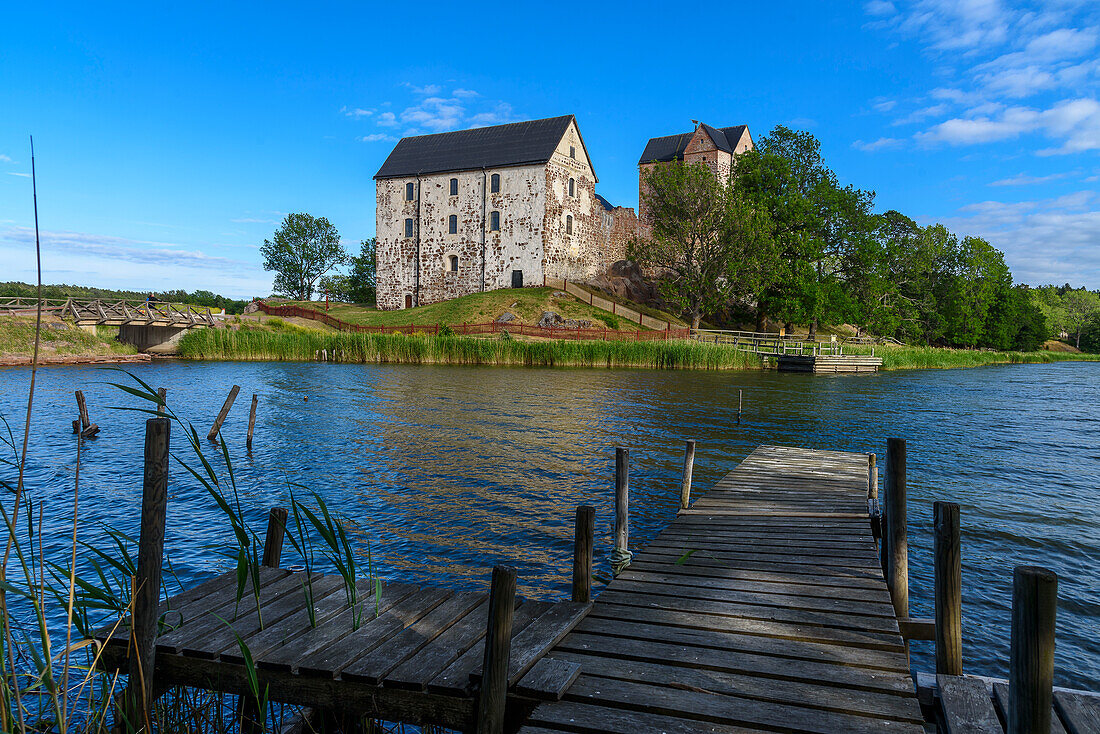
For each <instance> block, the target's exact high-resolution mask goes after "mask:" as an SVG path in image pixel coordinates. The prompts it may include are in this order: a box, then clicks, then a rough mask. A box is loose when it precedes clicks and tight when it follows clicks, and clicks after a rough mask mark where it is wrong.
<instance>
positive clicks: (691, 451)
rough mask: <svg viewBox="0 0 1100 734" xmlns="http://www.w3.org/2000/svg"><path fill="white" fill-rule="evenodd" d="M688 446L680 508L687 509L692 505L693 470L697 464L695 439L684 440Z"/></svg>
mask: <svg viewBox="0 0 1100 734" xmlns="http://www.w3.org/2000/svg"><path fill="white" fill-rule="evenodd" d="M684 443H685V444H687V448H686V449H685V451H684V478H683V481H682V482H681V483H680V509H681V510H686V509H687V508H688V507H690V506H691V470H692V469H693V468H694V466H695V441H692V440H690V439H689V440H687V441H685V442H684Z"/></svg>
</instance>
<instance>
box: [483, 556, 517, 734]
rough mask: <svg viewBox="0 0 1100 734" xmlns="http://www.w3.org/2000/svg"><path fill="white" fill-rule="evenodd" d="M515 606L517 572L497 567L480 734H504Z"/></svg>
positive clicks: (492, 599)
mask: <svg viewBox="0 0 1100 734" xmlns="http://www.w3.org/2000/svg"><path fill="white" fill-rule="evenodd" d="M515 606H516V569H514V568H509V567H508V566H497V567H496V568H494V569H493V583H492V588H491V589H490V591H489V622H488V627H487V628H486V630H485V658H484V661H483V663H482V667H481V670H482V673H481V696H480V698H479V699H478V707H477V734H501V732H503V731H504V708H505V703H506V701H507V698H508V659H509V655H510V653H511V647H512V618H513V615H514V613H515Z"/></svg>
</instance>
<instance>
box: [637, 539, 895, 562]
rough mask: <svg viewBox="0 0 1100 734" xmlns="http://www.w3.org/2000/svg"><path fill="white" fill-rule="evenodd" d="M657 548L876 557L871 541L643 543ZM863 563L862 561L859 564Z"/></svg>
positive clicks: (781, 554)
mask: <svg viewBox="0 0 1100 734" xmlns="http://www.w3.org/2000/svg"><path fill="white" fill-rule="evenodd" d="M658 548H666V549H669V550H671V551H675V552H677V553H680V554H683V553H685V552H687V551H694V552H696V553H699V552H702V551H708V552H712V553H737V554H740V553H752V554H767V555H779V556H807V555H808V556H815V557H816V556H819V555H825V556H827V557H828V558H832V559H857V560H861V561H864V562H870V561H875V560H878V559H877V554H876V548H875V545H874V544H873V543H865V544H863V545H862V546H860V547H856V548H841V547H839V546H836V545H829V544H827V543H821V544H818V545H782V546H778V545H773V544H771V543H768V542H764V541H760V540H753V539H748V540H744V541H741V540H730V541H717V540H714V539H711V538H709V537H701V538H696V539H691V538H687V537H680V538H672V539H661V538H658V539H657V540H655V541H653V542H652V543H650V544H649V545H647V546H646V550H647V551H656V550H657V549H658ZM861 565H865V564H861Z"/></svg>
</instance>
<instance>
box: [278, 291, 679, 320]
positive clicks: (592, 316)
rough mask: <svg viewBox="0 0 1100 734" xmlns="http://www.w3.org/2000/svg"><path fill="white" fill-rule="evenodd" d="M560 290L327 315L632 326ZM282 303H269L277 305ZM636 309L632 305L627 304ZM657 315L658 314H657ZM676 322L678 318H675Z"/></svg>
mask: <svg viewBox="0 0 1100 734" xmlns="http://www.w3.org/2000/svg"><path fill="white" fill-rule="evenodd" d="M555 293H562V291H556V290H555V289H553V288H505V289H501V290H495V291H487V292H485V293H472V294H470V295H468V296H462V297H461V298H455V299H452V300H450V301H444V302H442V303H433V304H430V305H427V306H418V307H416V308H406V309H398V310H396V311H379V310H378V309H375V308H369V307H367V306H359V305H353V304H346V303H340V304H335V303H334V304H331V306H330V308H329V310H328V314H329V315H330V316H334V317H336V318H338V319H341V320H343V321H347V322H349V323H353V324H368V325H371V326H405V325H406V324H408V325H415V326H427V325H431V324H461V323H469V324H483V323H488V322H491V321H496V319H497V318H498V317H499V316H500V315H501V314H503V313H505V312H506V311H507V312H509V313H512V314H515V316H516V323H521V324H536V323H538V320H539V318H540V317H541V316H542V313H543V311H554V312H555V313H558V314H561V316H562V317H563V318H566V319H576V320H584V321H590V322H591V323H592V325H593V326H595V327H603V326H607V327H609V328H612V329H636V328H638V327H637V325H636V324H633V322H630V321H626V320H624V319H623V318H621V317H619V316H615V315H614V314H610V313H608V312H607V311H602V310H600V309H598V308H593V307H592V306H589V305H588V304H587V303H583V302H581V301H579V300H577V299H576V298H574V297H573V296H570V295H568V294H565V295H557V296H556V295H554V294H555ZM282 303H283V302H281V301H280V302H272V303H271V305H273V306H275V305H281V304H282ZM285 303H286V304H290V305H296V306H304V307H307V308H313V309H317V310H319V311H321V312H324V310H325V304H324V301H321V302H317V301H286V302H285ZM627 305H630V306H631V308H634V309H638V306H637V305H635V304H627ZM645 311H646V312H647V313H652V315H654V316H656V317H658V318H666V319H668V318H671V317H669V316H668V314H664V313H663V312H659V311H655V310H654V309H646V310H645ZM658 314H659V315H658ZM676 321H678V320H676Z"/></svg>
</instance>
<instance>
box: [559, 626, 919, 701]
mask: <svg viewBox="0 0 1100 734" xmlns="http://www.w3.org/2000/svg"><path fill="white" fill-rule="evenodd" d="M557 649H560V650H569V651H571V652H588V653H592V654H595V653H597V652H598V653H600V654H602V655H604V656H606V657H616V658H620V659H622V660H630V661H643V662H644V661H661V662H663V663H667V664H670V665H677V666H694V667H698V668H706V669H709V670H718V671H723V672H728V673H740V674H743V675H753V676H758V677H761V678H777V679H780V680H789V681H804V682H811V683H820V684H822V685H831V686H838V687H845V688H856V689H860V690H867V691H885V692H893V693H895V694H910V693H913V681H912V680H911V679H910V678H909V677H908V676H907V675H896V674H889V673H886V672H884V671H880V670H869V669H866V668H857V667H853V666H844V665H836V664H833V663H822V662H817V661H813V660H797V659H792V658H778V657H776V656H774V655H755V654H752V653H743V652H735V651H731V650H715V649H713V648H708V647H694V646H689V645H680V644H674V643H668V642H664V641H663V640H660V641H658V640H636V639H629V638H617V637H605V636H603V635H590V634H586V633H582V632H573V633H572V634H570V635H568V636H566V638H565V639H564V640H562V641H561V643H560V644H559V646H558V648H557ZM554 654H555V655H556V654H557V650H555V652H554Z"/></svg>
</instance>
